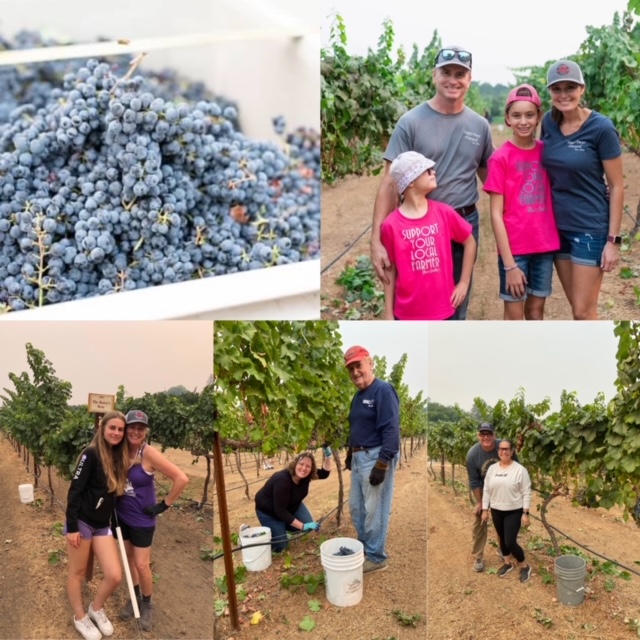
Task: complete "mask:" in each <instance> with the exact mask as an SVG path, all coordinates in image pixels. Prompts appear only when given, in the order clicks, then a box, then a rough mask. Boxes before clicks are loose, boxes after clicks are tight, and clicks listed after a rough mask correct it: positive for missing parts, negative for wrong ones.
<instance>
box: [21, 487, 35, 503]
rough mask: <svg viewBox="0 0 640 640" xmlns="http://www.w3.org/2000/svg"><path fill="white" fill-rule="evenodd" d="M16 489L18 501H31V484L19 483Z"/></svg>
mask: <svg viewBox="0 0 640 640" xmlns="http://www.w3.org/2000/svg"><path fill="white" fill-rule="evenodd" d="M18 491H19V492H20V502H24V503H25V504H26V503H28V502H33V485H32V484H19V485H18Z"/></svg>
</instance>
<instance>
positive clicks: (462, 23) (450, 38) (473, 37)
mask: <svg viewBox="0 0 640 640" xmlns="http://www.w3.org/2000/svg"><path fill="white" fill-rule="evenodd" d="M320 6H321V10H322V46H323V47H325V46H327V44H328V37H329V27H330V25H331V21H332V19H331V17H330V16H331V15H332V14H333V13H335V12H336V11H337V13H339V14H340V15H341V16H342V17H343V19H344V21H345V26H346V31H347V40H348V42H347V51H348V52H349V53H350V54H351V55H366V53H367V49H368V48H369V47H371V48H372V49H376V48H377V43H378V38H379V37H380V35H381V34H382V23H383V21H384V19H385V18H390V19H391V22H392V23H393V28H394V31H395V43H394V51H395V50H396V49H397V48H398V46H399V45H403V46H404V49H405V51H406V52H407V53H410V52H411V50H412V47H413V44H414V43H415V44H417V45H418V49H419V51H420V52H422V51H423V50H424V48H425V47H426V46H427V45H428V44H429V42H430V41H431V37H432V36H433V32H434V30H436V29H437V31H438V34H439V35H440V38H441V40H442V44H443V45H444V46H447V45H455V44H457V45H460V46H462V47H465V48H466V49H468V50H469V51H470V52H471V53H472V55H473V79H474V80H477V81H478V82H481V83H482V82H488V83H489V84H498V83H501V84H515V78H514V76H513V74H512V72H511V71H510V70H509V68H510V67H511V68H517V67H526V66H539V65H543V64H545V63H546V62H548V61H549V60H557V59H560V58H563V57H565V56H568V55H572V54H575V53H577V52H578V48H579V46H580V44H581V43H582V42H583V41H584V40H585V39H586V38H587V32H586V26H587V25H591V26H596V27H601V26H604V25H610V24H612V22H613V15H614V13H615V12H616V11H618V12H619V13H620V14H622V12H623V11H624V10H625V9H626V7H627V0H606V1H605V2H584V1H582V0H561V1H560V2H558V0H537V1H536V2H530V3H515V2H513V1H512V0H486V1H485V2H482V1H478V0H457V2H453V3H451V4H449V3H448V2H423V3H420V2H415V1H414V0H394V1H393V2H389V1H388V0H387V1H385V2H382V1H381V0H369V1H365V0H320Z"/></svg>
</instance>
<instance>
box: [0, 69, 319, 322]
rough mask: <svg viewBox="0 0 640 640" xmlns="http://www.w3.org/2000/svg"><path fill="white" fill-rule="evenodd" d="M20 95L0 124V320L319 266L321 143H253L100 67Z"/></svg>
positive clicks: (302, 136)
mask: <svg viewBox="0 0 640 640" xmlns="http://www.w3.org/2000/svg"><path fill="white" fill-rule="evenodd" d="M12 71H13V70H12ZM8 73H9V75H7V76H0V91H2V90H3V89H8V88H9V87H10V86H11V90H10V91H9V94H8V95H11V96H13V97H14V98H16V97H17V96H19V95H20V91H19V88H17V87H15V86H13V84H12V83H13V82H14V81H15V77H14V76H11V72H8ZM166 75H167V77H168V78H169V79H171V78H172V77H173V80H172V81H175V82H178V81H177V79H176V78H175V76H171V74H170V73H168V74H166ZM36 86H38V88H37V89H36ZM23 90H24V91H25V92H26V93H25V95H28V97H19V98H16V100H15V102H16V104H15V105H13V108H11V109H10V110H9V112H8V113H7V114H6V120H5V121H4V122H1V118H0V307H4V308H8V309H11V310H21V309H24V308H27V307H32V306H41V305H44V304H52V303H57V302H62V301H68V300H74V299H78V298H84V297H89V296H94V295H101V294H109V293H113V292H116V291H120V290H131V289H140V288H144V287H148V286H154V285H161V284H166V283H172V282H179V281H184V280H188V279H192V278H202V277H208V276H216V275H223V274H227V273H234V272H238V271H245V270H251V269H260V268H263V267H268V266H272V265H281V264H287V263H292V262H298V261H301V260H307V259H314V258H318V257H319V250H320V246H319V242H320V240H319V230H320V140H319V135H318V133H317V132H315V131H312V130H309V129H305V128H299V129H297V130H295V131H292V132H290V133H288V134H286V135H285V139H284V140H283V143H284V144H282V145H278V144H275V143H271V142H264V141H255V140H250V139H248V138H247V137H246V136H244V135H243V134H242V133H241V132H240V131H238V130H237V127H236V123H237V116H238V114H237V110H236V109H235V108H234V107H233V106H231V105H227V106H223V105H221V104H220V103H219V101H215V100H205V99H198V100H191V101H188V100H183V99H177V100H173V99H170V98H169V97H168V95H167V92H166V91H164V92H163V91H157V90H155V89H154V86H153V83H150V82H149V80H148V79H147V78H145V77H143V76H141V75H136V76H134V77H132V78H128V79H127V78H123V76H122V75H119V74H117V73H115V72H114V67H113V65H112V64H109V63H106V62H99V61H97V60H89V61H87V62H86V63H84V64H83V65H82V66H78V67H77V68H76V69H75V70H73V71H70V72H68V73H66V75H65V76H64V78H63V80H62V82H61V83H60V84H59V85H57V86H54V84H50V85H49V86H48V88H44V86H43V84H42V83H40V84H38V83H37V82H32V83H31V84H29V86H28V91H27V89H26V88H25V87H24V86H23ZM201 91H202V87H196V88H195V89H194V90H193V92H192V93H191V95H193V96H198V95H200V93H199V92H201ZM9 102H11V100H9ZM0 112H2V113H5V112H4V111H2V109H0ZM274 124H276V123H274ZM277 124H278V126H280V125H283V124H284V123H283V122H281V120H278V122H277Z"/></svg>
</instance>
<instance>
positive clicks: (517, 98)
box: [505, 84, 542, 109]
mask: <svg viewBox="0 0 640 640" xmlns="http://www.w3.org/2000/svg"><path fill="white" fill-rule="evenodd" d="M521 89H529V92H530V93H531V95H530V96H527V95H518V91H520V90H521ZM514 102H533V104H535V105H536V107H539V106H540V105H541V104H542V100H540V96H539V95H538V92H537V91H536V89H535V87H532V86H531V85H530V84H519V85H518V86H517V87H515V88H513V89H511V91H509V95H508V96H507V104H506V105H505V109H508V108H509V106H510V105H512V104H513V103H514Z"/></svg>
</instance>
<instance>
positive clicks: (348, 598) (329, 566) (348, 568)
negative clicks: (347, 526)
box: [320, 538, 364, 607]
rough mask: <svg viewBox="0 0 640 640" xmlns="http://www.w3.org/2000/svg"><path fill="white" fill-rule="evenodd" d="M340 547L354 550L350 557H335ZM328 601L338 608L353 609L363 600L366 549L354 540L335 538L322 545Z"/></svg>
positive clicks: (321, 554)
mask: <svg viewBox="0 0 640 640" xmlns="http://www.w3.org/2000/svg"><path fill="white" fill-rule="evenodd" d="M340 547H347V548H348V549H352V550H353V552H354V553H352V554H351V555H348V556H337V555H335V554H336V553H337V552H338V551H339V550H340ZM320 559H321V562H322V567H323V569H324V588H325V591H326V594H327V600H328V601H329V602H330V603H331V604H334V605H336V606H337V607H352V606H354V605H356V604H358V603H359V602H360V601H361V600H362V587H363V573H362V565H363V564H364V547H363V545H362V543H361V542H359V541H358V540H355V539H354V538H333V539H332V540H327V541H326V542H323V543H322V544H321V545H320Z"/></svg>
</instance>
